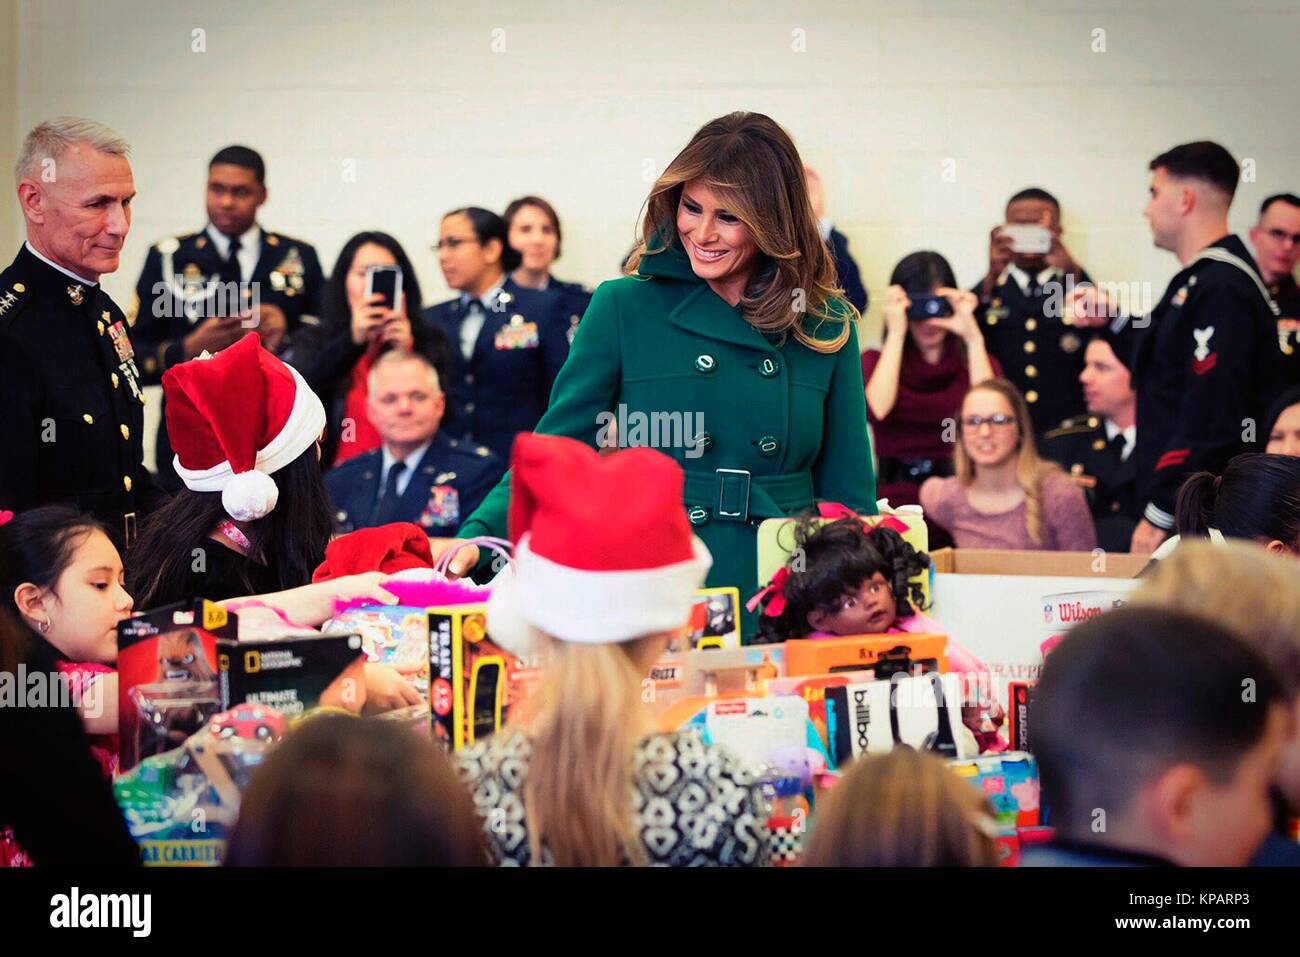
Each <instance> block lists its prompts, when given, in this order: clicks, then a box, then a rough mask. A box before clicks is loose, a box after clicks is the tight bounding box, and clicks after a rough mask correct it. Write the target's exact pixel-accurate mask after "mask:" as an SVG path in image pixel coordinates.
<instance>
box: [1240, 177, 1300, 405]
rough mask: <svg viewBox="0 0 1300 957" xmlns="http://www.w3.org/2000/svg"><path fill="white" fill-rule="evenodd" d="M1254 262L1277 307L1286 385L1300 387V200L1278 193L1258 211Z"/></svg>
mask: <svg viewBox="0 0 1300 957" xmlns="http://www.w3.org/2000/svg"><path fill="white" fill-rule="evenodd" d="M1250 241H1251V244H1252V245H1254V247H1255V258H1256V260H1257V261H1258V263H1259V272H1260V275H1261V276H1263V278H1264V285H1266V286H1267V287H1268V294H1269V295H1270V296H1272V297H1273V301H1274V302H1275V303H1277V307H1278V312H1279V315H1278V317H1277V344H1278V347H1279V348H1280V349H1281V350H1282V371H1283V375H1282V378H1283V381H1284V382H1285V383H1286V384H1287V385H1300V286H1297V285H1296V279H1295V267H1296V263H1298V262H1300V196H1297V195H1295V194H1294V193H1277V194H1276V195H1274V196H1270V197H1269V198H1268V199H1266V200H1264V202H1263V204H1262V205H1261V206H1260V207H1259V222H1258V223H1256V224H1255V225H1254V226H1253V227H1251V230H1250Z"/></svg>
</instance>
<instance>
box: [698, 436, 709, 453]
mask: <svg viewBox="0 0 1300 957" xmlns="http://www.w3.org/2000/svg"><path fill="white" fill-rule="evenodd" d="M698 441H699V445H700V451H701V452H708V451H709V450H710V449H712V448H713V436H711V435H709V433H708V432H701V433H700V437H699V439H698Z"/></svg>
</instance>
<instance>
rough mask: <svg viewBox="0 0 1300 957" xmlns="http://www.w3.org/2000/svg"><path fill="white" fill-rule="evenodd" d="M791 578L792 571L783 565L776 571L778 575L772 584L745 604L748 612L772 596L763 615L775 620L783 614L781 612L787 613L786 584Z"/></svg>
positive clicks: (774, 577)
mask: <svg viewBox="0 0 1300 957" xmlns="http://www.w3.org/2000/svg"><path fill="white" fill-rule="evenodd" d="M789 578H790V569H789V568H788V567H786V566H785V565H782V566H781V567H780V568H778V569H777V570H776V574H775V575H773V576H772V581H771V584H769V585H767V586H766V587H764V588H762V589H760V590H759V592H758V594H757V595H755V596H754V597H753V598H751V599H750V600H749V601H748V602H746V603H745V608H746V609H747V610H748V611H753V610H754V609H755V608H757V607H758V605H759V603H760V602H761V601H762V600H763V599H764V598H766V597H767V596H768V595H771V596H772V600H771V601H769V602H768V603H767V607H766V608H764V609H763V614H765V615H770V616H771V617H773V618H775V617H776V616H777V615H779V614H781V612H783V611H785V583H786V581H787V580H789Z"/></svg>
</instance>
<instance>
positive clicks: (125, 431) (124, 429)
mask: <svg viewBox="0 0 1300 957" xmlns="http://www.w3.org/2000/svg"><path fill="white" fill-rule="evenodd" d="M118 428H120V429H121V430H122V438H124V439H126V440H127V441H128V442H129V441H130V440H131V430H130V429H128V428H127V427H126V426H125V425H121V426H118Z"/></svg>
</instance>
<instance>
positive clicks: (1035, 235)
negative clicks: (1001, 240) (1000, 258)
mask: <svg viewBox="0 0 1300 957" xmlns="http://www.w3.org/2000/svg"><path fill="white" fill-rule="evenodd" d="M1002 235H1003V236H1005V237H1007V239H1009V240H1010V241H1011V251H1012V252H1013V253H1023V254H1027V255H1036V256H1046V255H1047V254H1048V253H1049V252H1051V251H1052V231H1051V230H1050V229H1048V228H1047V227H1046V226H1037V225H1035V224H1033V223H1007V224H1006V225H1005V226H1003V227H1002Z"/></svg>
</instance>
